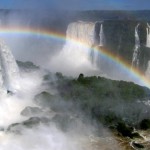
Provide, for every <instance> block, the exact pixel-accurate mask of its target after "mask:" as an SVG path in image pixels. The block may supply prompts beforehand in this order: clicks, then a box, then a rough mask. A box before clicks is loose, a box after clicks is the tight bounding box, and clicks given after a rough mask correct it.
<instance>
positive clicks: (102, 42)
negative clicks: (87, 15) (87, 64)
mask: <svg viewBox="0 0 150 150" xmlns="http://www.w3.org/2000/svg"><path fill="white" fill-rule="evenodd" d="M99 36H100V42H99V46H104V42H105V37H104V31H103V24H101V26H100V33H99Z"/></svg>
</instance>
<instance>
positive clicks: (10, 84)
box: [0, 41, 20, 93]
mask: <svg viewBox="0 0 150 150" xmlns="http://www.w3.org/2000/svg"><path fill="white" fill-rule="evenodd" d="M0 62H1V68H0V71H1V75H2V76H3V80H2V77H1V75H0V86H4V87H5V88H6V90H7V91H8V92H12V93H15V92H16V91H17V90H18V89H19V78H20V77H19V69H18V66H17V63H16V60H15V58H14V56H13V55H12V53H11V51H10V50H9V48H8V47H7V46H6V45H5V44H4V42H3V41H0Z"/></svg>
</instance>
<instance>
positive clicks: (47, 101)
mask: <svg viewBox="0 0 150 150" xmlns="http://www.w3.org/2000/svg"><path fill="white" fill-rule="evenodd" d="M34 99H35V102H36V104H37V105H39V106H42V107H48V108H50V107H51V102H52V101H53V99H54V96H53V95H51V94H50V93H48V92H45V91H44V92H41V93H40V94H38V95H36V96H35V98H34Z"/></svg>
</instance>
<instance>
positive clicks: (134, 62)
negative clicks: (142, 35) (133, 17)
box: [132, 24, 140, 67]
mask: <svg viewBox="0 0 150 150" xmlns="http://www.w3.org/2000/svg"><path fill="white" fill-rule="evenodd" d="M139 25H140V24H138V25H137V26H136V27H135V47H134V51H133V57H132V67H138V66H139V53H140V39H139V35H138V27H139Z"/></svg>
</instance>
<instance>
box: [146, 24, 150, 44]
mask: <svg viewBox="0 0 150 150" xmlns="http://www.w3.org/2000/svg"><path fill="white" fill-rule="evenodd" d="M146 31H147V36H146V47H150V25H149V24H148V23H147V28H146Z"/></svg>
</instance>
